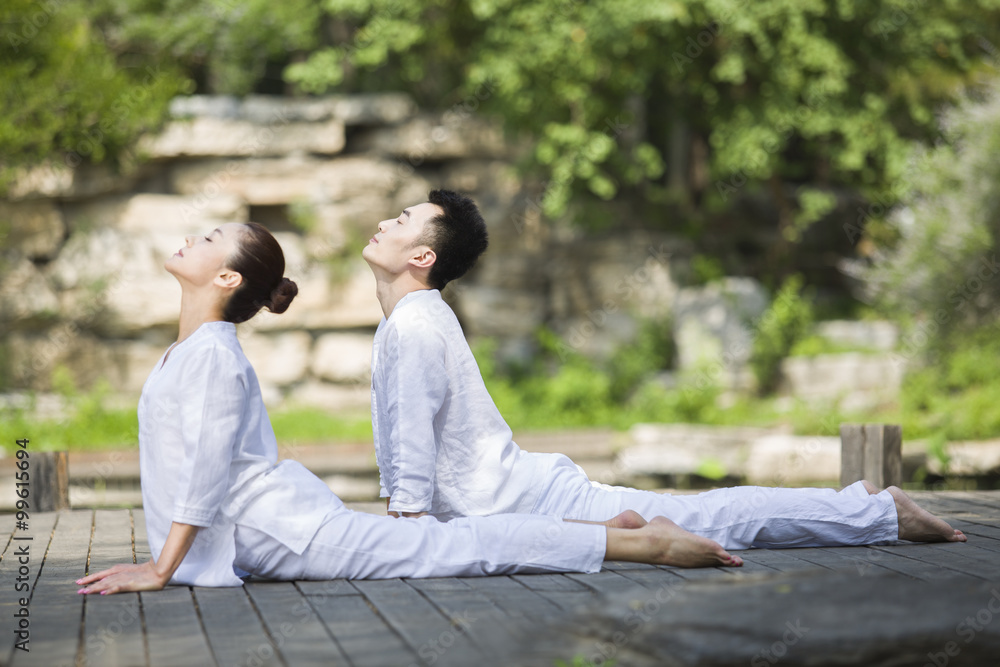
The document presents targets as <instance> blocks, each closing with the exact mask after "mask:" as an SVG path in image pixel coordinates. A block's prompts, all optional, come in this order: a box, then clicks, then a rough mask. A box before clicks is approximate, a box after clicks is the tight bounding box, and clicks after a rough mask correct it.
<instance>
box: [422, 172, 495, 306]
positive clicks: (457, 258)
mask: <svg viewBox="0 0 1000 667" xmlns="http://www.w3.org/2000/svg"><path fill="white" fill-rule="evenodd" d="M427 201H429V202H430V203H432V204H434V205H436V206H440V207H441V211H442V212H441V214H440V215H438V216H435V217H433V218H431V219H430V220H428V221H427V226H426V227H425V228H424V233H423V234H422V236H421V238H420V241H419V243H422V244H424V245H428V246H430V248H431V250H433V251H434V254H435V255H437V259H435V260H434V266H432V267H431V270H430V274H428V276H427V281H428V282H429V283H430V286H431V287H433V288H435V289H444V286H445V285H447V284H448V283H449V282H450V281H452V280H455V279H456V278H461V277H462V276H464V275H465V274H466V272H468V270H469V269H471V268H472V267H473V266H475V264H476V260H477V259H479V256H480V255H482V254H483V253H484V252H485V251H486V246H488V245H489V243H490V240H489V236H488V235H487V233H486V222H485V221H484V220H483V216H482V214H481V213H480V212H479V207H477V206H476V202H474V201H472V200H471V199H470V198H468V197H466V196H464V195H460V194H458V193H456V192H452V191H451V190H431V192H430V194H429V195H427Z"/></svg>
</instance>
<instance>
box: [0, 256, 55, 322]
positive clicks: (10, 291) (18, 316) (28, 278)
mask: <svg viewBox="0 0 1000 667" xmlns="http://www.w3.org/2000/svg"><path fill="white" fill-rule="evenodd" d="M58 314H59V299H58V298H57V297H56V295H55V293H54V292H53V291H52V289H51V288H50V287H49V284H48V282H47V281H46V280H45V276H44V275H42V273H41V271H39V270H38V269H37V268H35V265H34V264H32V263H31V262H29V261H28V260H26V259H24V258H21V259H20V260H17V261H14V262H12V263H11V264H9V265H8V266H7V267H6V268H5V269H4V271H3V272H2V273H0V321H4V322H16V321H18V320H29V319H35V318H49V319H52V318H55V317H56V316H57V315H58ZM4 328H5V329H7V326H5V327H4Z"/></svg>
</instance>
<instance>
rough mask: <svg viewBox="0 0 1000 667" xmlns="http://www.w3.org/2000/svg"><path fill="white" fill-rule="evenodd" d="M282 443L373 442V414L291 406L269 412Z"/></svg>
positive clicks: (272, 424) (279, 440)
mask: <svg viewBox="0 0 1000 667" xmlns="http://www.w3.org/2000/svg"><path fill="white" fill-rule="evenodd" d="M270 417H271V426H272V427H273V428H274V433H275V435H276V436H277V438H278V442H280V443H292V442H297V443H309V442H317V443H332V442H344V443H355V442H371V441H372V421H371V415H370V414H368V413H364V414H331V413H330V412H329V411H327V410H320V409H318V408H288V409H284V410H280V411H275V412H274V413H272V414H271V415H270Z"/></svg>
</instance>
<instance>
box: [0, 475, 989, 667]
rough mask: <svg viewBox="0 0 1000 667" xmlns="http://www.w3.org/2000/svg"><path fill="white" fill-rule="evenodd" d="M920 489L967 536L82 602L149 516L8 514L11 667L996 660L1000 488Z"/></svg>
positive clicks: (5, 568) (124, 556) (2, 581)
mask: <svg viewBox="0 0 1000 667" xmlns="http://www.w3.org/2000/svg"><path fill="white" fill-rule="evenodd" d="M914 495H915V496H916V497H917V498H918V501H919V502H920V503H921V504H922V505H924V506H925V507H927V508H928V509H930V510H931V511H934V512H936V513H938V514H940V515H942V516H943V517H945V518H946V519H947V520H949V521H950V522H951V523H952V524H953V525H955V526H956V527H959V528H961V529H962V530H964V531H965V532H966V533H967V534H968V535H969V538H970V540H969V542H968V543H967V544H934V545H912V544H892V545H883V546H873V547H838V548H824V549H788V550H750V551H745V552H742V555H743V557H744V559H745V562H746V564H745V566H744V567H743V568H741V569H730V568H708V569H700V570H681V569H676V568H665V567H653V566H647V565H638V564H633V563H606V567H605V568H604V570H603V571H602V572H600V573H599V574H593V575H583V574H566V575H516V576H510V577H486V578H447V579H424V580H399V579H394V580H386V581H355V582H348V581H342V580H334V581H308V582H307V581H302V582H264V581H252V582H250V583H248V584H247V585H245V586H243V587H242V588H232V589H207V588H188V587H171V588H169V589H168V590H166V591H159V592H152V593H141V594H135V593H132V594H125V595H116V596H109V597H102V596H89V597H86V598H84V597H83V596H78V595H77V594H76V590H77V588H78V587H77V586H76V585H75V584H74V583H73V582H74V580H75V579H77V578H79V577H80V576H81V575H83V574H84V573H85V572H87V571H97V570H100V569H103V568H106V567H108V566H110V565H112V564H114V563H118V562H127V561H133V560H138V561H143V560H146V559H148V558H149V548H148V545H147V544H146V536H145V525H144V518H143V514H142V511H141V510H97V511H93V510H72V511H70V510H63V511H60V512H50V513H43V514H38V515H34V516H32V517H31V520H30V528H29V530H27V531H24V530H18V529H16V526H15V521H14V517H13V516H10V515H4V516H0V535H3V536H4V537H3V538H0V551H2V558H0V619H3V620H0V630H2V632H0V664H2V665H15V666H18V667H20V666H21V665H45V666H46V667H59V666H60V665H67V666H73V665H111V666H114V665H121V666H132V665H149V666H156V665H163V666H171V665H185V666H187V665H220V666H223V667H229V666H232V665H244V666H246V667H251V666H262V665H290V666H295V665H353V666H355V667H362V666H365V665H379V666H381V665H402V666H404V667H405V666H408V665H463V666H464V665H477V666H483V667H485V666H487V665H515V664H516V665H545V666H547V667H553V666H554V665H556V664H558V662H557V661H558V660H563V661H565V662H566V663H568V664H569V663H572V661H573V660H574V658H576V659H578V664H584V665H589V664H594V665H596V664H605V663H606V661H607V660H609V659H614V660H616V661H617V662H616V663H615V664H617V665H622V666H624V665H671V664H677V665H680V664H704V665H729V664H732V665H737V664H739V665H746V664H751V665H754V664H759V665H771V664H775V663H777V662H778V661H780V664H782V665H798V664H821V663H822V664H830V663H832V662H838V664H866V665H890V664H892V665H896V664H945V660H946V659H947V662H946V664H948V665H960V664H969V665H980V664H995V660H994V658H995V656H996V655H998V654H1000V492H937V493H917V494H914ZM27 537H30V538H31V539H30V540H26V539H14V538H27ZM26 544H27V545H29V553H30V558H29V559H28V560H29V562H28V563H27V564H24V567H25V568H26V570H21V567H22V563H19V562H18V555H17V554H18V549H23V547H24V545H26ZM22 553H23V552H22ZM18 579H21V581H22V582H24V581H26V582H28V583H29V584H30V585H31V591H32V597H31V600H30V603H29V605H28V610H29V619H30V627H29V630H30V642H29V644H28V646H29V647H30V649H31V650H30V652H24V651H21V650H15V648H14V641H15V636H14V630H15V629H17V627H18V626H17V623H18V618H17V617H15V615H14V614H15V613H17V612H18V610H19V609H20V605H19V604H18V597H19V596H20V595H21V593H18V592H16V591H15V586H16V585H17V584H18V583H19V582H18ZM4 624H6V627H4ZM984 660H985V662H984ZM824 661H825V662H824Z"/></svg>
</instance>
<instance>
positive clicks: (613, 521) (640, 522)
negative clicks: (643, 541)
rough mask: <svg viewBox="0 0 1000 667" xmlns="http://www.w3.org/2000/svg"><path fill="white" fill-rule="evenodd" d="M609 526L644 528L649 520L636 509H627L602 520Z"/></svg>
mask: <svg viewBox="0 0 1000 667" xmlns="http://www.w3.org/2000/svg"><path fill="white" fill-rule="evenodd" d="M601 523H603V524H604V525H605V526H607V527H608V528H642V527H643V526H645V525H646V524H647V523H648V522H647V521H646V520H645V519H643V518H642V515H641V514H639V513H638V512H636V511H635V510H625V511H624V512H622V513H621V514H619V515H618V516H616V517H612V518H610V519H608V520H607V521H602V522H601Z"/></svg>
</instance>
